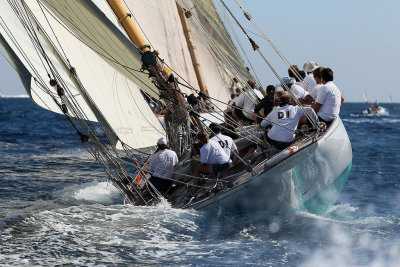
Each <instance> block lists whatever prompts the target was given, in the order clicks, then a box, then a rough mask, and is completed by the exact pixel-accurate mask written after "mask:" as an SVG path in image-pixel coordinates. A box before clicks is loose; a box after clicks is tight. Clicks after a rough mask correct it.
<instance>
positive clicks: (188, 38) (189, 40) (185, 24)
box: [176, 3, 208, 95]
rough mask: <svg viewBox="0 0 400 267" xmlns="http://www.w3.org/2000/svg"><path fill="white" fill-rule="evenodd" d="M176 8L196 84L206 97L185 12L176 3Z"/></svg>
mask: <svg viewBox="0 0 400 267" xmlns="http://www.w3.org/2000/svg"><path fill="white" fill-rule="evenodd" d="M176 6H177V7H178V13H179V17H180V18H181V23H182V27H183V31H184V33H185V38H186V42H187V46H188V48H189V52H190V57H191V58H192V63H193V68H194V71H195V73H196V77H197V82H198V83H199V87H200V91H201V92H203V93H205V94H206V95H208V92H207V89H206V87H205V85H204V81H203V76H202V75H201V71H200V64H199V60H198V59H197V55H196V47H195V46H194V43H193V39H192V34H191V31H190V28H189V23H188V21H187V18H186V15H185V11H184V10H183V8H182V7H181V6H180V5H179V4H178V3H176Z"/></svg>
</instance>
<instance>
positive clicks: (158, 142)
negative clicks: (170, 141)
mask: <svg viewBox="0 0 400 267" xmlns="http://www.w3.org/2000/svg"><path fill="white" fill-rule="evenodd" d="M157 144H158V145H166V144H167V140H166V139H165V138H164V137H161V138H160V139H158V141H157Z"/></svg>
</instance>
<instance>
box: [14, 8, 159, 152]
mask: <svg viewBox="0 0 400 267" xmlns="http://www.w3.org/2000/svg"><path fill="white" fill-rule="evenodd" d="M14 2H15V1H14ZM18 2H19V3H20V1H18ZM26 5H27V7H28V8H29V11H30V12H32V15H33V17H34V18H35V22H36V23H37V25H38V27H39V28H41V31H40V32H41V33H42V34H43V39H47V41H48V43H47V44H48V45H49V46H51V49H50V50H51V51H47V54H48V55H50V56H51V55H56V56H55V57H59V58H62V59H63V60H64V62H60V60H59V59H58V60H57V59H55V58H53V60H51V61H52V62H57V64H59V65H62V64H63V63H64V64H71V66H73V67H74V68H75V69H76V71H77V73H78V76H79V79H80V81H81V82H82V84H83V85H84V90H85V93H87V94H88V97H89V98H90V102H92V101H93V103H94V104H93V103H92V104H91V105H95V107H96V109H98V110H100V112H101V116H102V119H104V120H105V121H106V122H107V124H108V125H109V126H110V127H111V128H112V131H113V132H114V133H115V134H116V135H117V136H118V138H119V139H120V140H121V141H122V142H123V143H125V144H127V145H129V146H130V147H133V148H143V147H148V146H152V145H154V144H155V142H156V140H157V139H158V138H159V137H161V136H164V134H165V133H164V130H163V128H162V126H161V124H160V123H159V121H158V120H157V118H156V117H155V116H154V114H153V113H152V111H151V109H150V107H149V106H148V104H147V102H146V101H145V100H144V98H143V96H142V95H141V93H140V88H139V87H138V85H137V84H135V83H133V82H132V81H131V80H130V79H128V78H127V77H126V76H125V75H123V74H121V73H120V72H119V71H118V70H116V69H114V68H113V66H111V65H109V64H107V63H106V62H105V60H104V59H103V58H102V57H101V56H99V54H98V53H96V52H94V51H93V50H92V49H91V48H89V47H88V46H87V44H86V43H83V42H82V40H80V39H79V38H77V36H76V35H74V34H72V32H71V31H70V30H68V28H67V27H66V25H65V24H63V23H62V22H60V21H58V20H57V19H56V17H55V15H54V14H52V13H51V12H50V11H49V10H48V9H46V8H45V7H44V6H43V5H41V4H40V2H37V1H29V2H26ZM85 6H86V5H85ZM82 13H84V12H82ZM55 33H56V34H55ZM29 41H30V40H28V41H27V42H28V43H29ZM31 43H32V42H31ZM45 44H46V43H45V42H44V45H45ZM95 44H96V42H95V41H93V45H95ZM31 45H32V44H31ZM131 54H135V53H131ZM111 56H113V55H111ZM21 58H23V57H22V56H21ZM135 60H136V61H137V59H135ZM56 67H57V66H56ZM57 69H58V70H59V71H63V70H64V69H65V66H58V67H57ZM140 75H143V74H140ZM38 76H42V77H46V75H43V74H40V75H38ZM63 78H65V77H63ZM73 85H74V83H72V86H71V88H74V86H73ZM79 90H82V88H79ZM87 100H88V99H86V101H87ZM49 102H51V101H49ZM91 109H93V107H91ZM96 113H97V112H96ZM96 116H97V117H98V116H99V115H96ZM106 130H107V129H106ZM112 143H113V142H112ZM113 144H114V145H116V144H117V143H116V142H115V143H113Z"/></svg>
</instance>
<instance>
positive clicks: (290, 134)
mask: <svg viewBox="0 0 400 267" xmlns="http://www.w3.org/2000/svg"><path fill="white" fill-rule="evenodd" d="M304 109H305V111H306V112H307V113H308V114H309V115H310V116H311V118H312V119H314V120H315V121H318V117H317V114H315V111H314V110H313V109H312V108H311V107H304ZM302 115H303V111H302V110H301V108H300V107H299V106H292V105H286V106H283V107H277V108H275V109H273V110H272V111H271V113H269V114H268V116H267V117H266V118H265V119H264V120H263V121H262V122H261V127H264V128H265V127H267V126H268V125H271V124H272V128H271V129H270V130H269V131H268V137H269V138H271V139H273V140H276V141H280V142H291V141H293V139H294V136H295V133H294V131H295V130H296V128H297V125H298V124H299V120H300V118H301V116H302ZM271 122H273V123H271ZM280 125H281V126H284V127H285V128H284V127H281V126H280Z"/></svg>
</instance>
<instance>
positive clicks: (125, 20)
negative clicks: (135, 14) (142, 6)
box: [107, 0, 150, 52]
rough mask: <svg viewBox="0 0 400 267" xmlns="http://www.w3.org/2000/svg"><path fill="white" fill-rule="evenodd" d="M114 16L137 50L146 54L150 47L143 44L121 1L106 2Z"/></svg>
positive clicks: (109, 0)
mask: <svg viewBox="0 0 400 267" xmlns="http://www.w3.org/2000/svg"><path fill="white" fill-rule="evenodd" d="M107 3H108V4H109V5H110V7H111V9H112V10H113V11H114V14H115V15H116V16H117V18H118V21H119V22H120V23H121V25H122V27H123V28H124V30H125V32H126V33H127V34H128V37H129V39H130V40H131V41H132V42H133V43H134V44H135V45H136V46H137V47H138V48H139V50H140V51H142V52H146V51H147V50H149V49H150V46H149V45H148V44H147V43H146V42H145V40H144V39H143V37H142V35H141V34H140V32H139V30H138V28H137V27H136V25H135V24H134V23H133V21H132V19H130V18H131V14H129V13H128V12H127V11H126V9H125V7H124V6H123V4H122V3H121V1H119V0H107Z"/></svg>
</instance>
